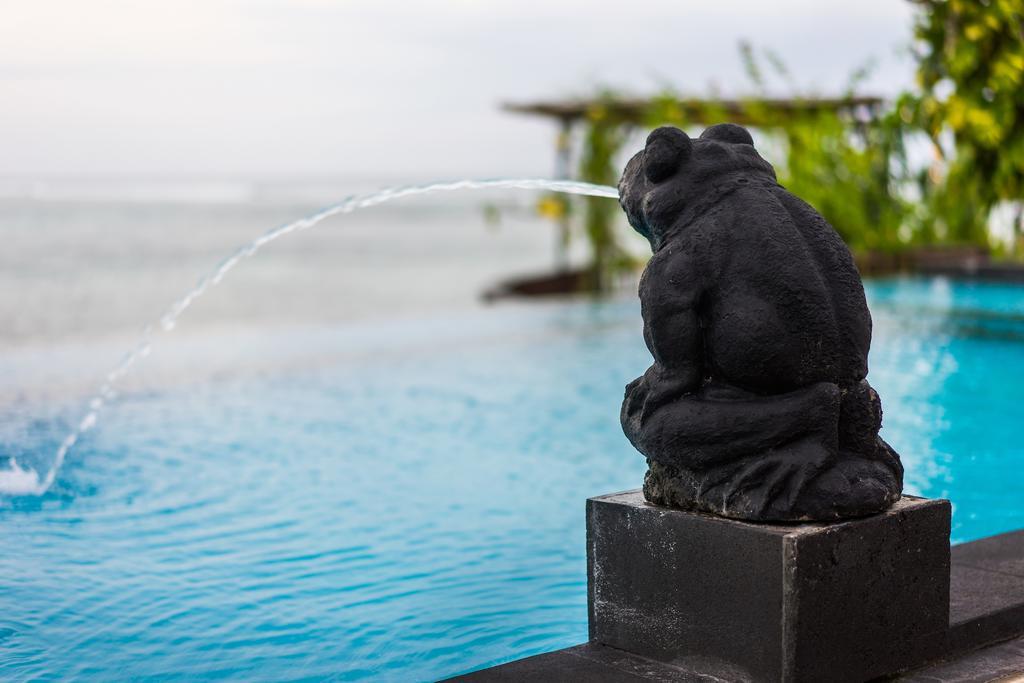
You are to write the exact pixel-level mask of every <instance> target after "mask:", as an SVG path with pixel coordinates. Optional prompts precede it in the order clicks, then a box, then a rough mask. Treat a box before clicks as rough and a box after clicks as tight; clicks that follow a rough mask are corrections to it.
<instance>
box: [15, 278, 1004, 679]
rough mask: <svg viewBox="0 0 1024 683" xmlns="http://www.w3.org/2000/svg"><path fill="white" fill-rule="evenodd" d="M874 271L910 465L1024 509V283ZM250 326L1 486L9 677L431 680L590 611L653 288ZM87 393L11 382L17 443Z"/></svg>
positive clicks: (53, 425)
mask: <svg viewBox="0 0 1024 683" xmlns="http://www.w3.org/2000/svg"><path fill="white" fill-rule="evenodd" d="M868 291H869V303H870V305H871V309H872V313H873V317H874V321H875V334H874V344H873V347H872V353H871V359H870V361H871V374H870V378H871V381H872V384H873V385H874V386H875V387H876V388H877V389H878V391H879V393H880V394H881V396H882V399H883V405H884V407H885V410H886V415H885V421H884V427H883V434H884V436H885V437H886V438H887V439H888V440H889V441H890V442H891V443H892V444H893V445H894V446H895V447H896V448H897V450H898V451H899V452H900V453H901V454H902V456H903V459H904V463H905V465H906V468H907V477H906V483H907V490H908V492H910V493H916V494H920V495H925V496H942V497H948V498H950V499H952V501H953V504H954V516H953V540H954V541H964V540H969V539H974V538H978V537H981V536H986V535H989V534H993V533H998V532H1000V531H1006V530H1009V529H1014V528H1019V527H1024V495H1022V493H1021V490H1022V484H1024V446H1022V445H1021V441H1020V438H1019V426H1020V417H1019V416H1020V407H1019V406H1020V400H1019V393H1020V389H1019V387H1020V381H1021V378H1022V376H1024V289H1022V288H1017V287H1011V286H996V285H981V284H964V283H954V282H949V281H945V280H923V279H899V280H886V281H875V282H872V283H869V285H868ZM247 339H248V341H244V342H237V341H236V343H235V344H233V345H232V346H231V347H230V354H229V356H230V358H229V359H228V360H222V362H223V363H224V364H225V367H224V369H223V371H224V374H223V375H220V374H217V373H212V374H205V375H201V373H197V374H196V375H195V376H189V375H188V373H183V374H180V376H176V378H175V381H167V382H162V383H161V384H160V386H159V388H151V389H149V390H142V389H138V390H135V391H132V392H130V393H128V394H127V395H125V396H124V397H122V399H121V401H120V403H119V404H118V405H117V406H116V407H114V408H113V409H111V410H110V411H109V412H108V413H107V414H106V415H105V417H104V420H103V421H102V422H101V424H100V426H99V427H98V428H97V429H96V430H94V431H92V432H89V434H88V435H87V438H86V439H85V440H84V441H83V442H82V443H81V445H80V446H79V447H78V448H77V449H76V451H75V452H74V453H73V454H72V455H71V456H70V457H69V460H68V462H67V465H66V467H65V468H64V469H63V470H62V472H61V474H60V476H59V477H58V480H57V483H56V485H55V486H54V488H53V489H52V490H51V491H50V492H49V493H48V494H47V495H46V496H44V497H42V498H7V499H0V544H2V547H3V548H4V553H3V554H2V556H0V679H2V680H5V681H7V680H12V681H17V680H28V679H32V680H38V679H66V678H70V677H83V678H85V677H93V678H98V679H104V680H109V679H125V678H133V679H160V680H181V679H193V680H194V679H197V678H199V679H202V678H235V679H244V680H322V679H331V680H358V679H367V678H372V679H375V680H403V681H406V680H430V679H436V678H440V677H444V676H449V675H454V674H457V673H460V672H465V671H468V670H472V669H475V668H480V667H483V666H486V665H490V664H495V663H498V662H502V661H506V660H509V659H514V658H518V657H522V656H526V655H529V654H534V653H538V652H543V651H547V650H551V649H555V648H560V647H565V646H568V645H572V644H574V643H577V642H580V641H583V640H585V639H586V634H587V628H586V585H585V557H584V546H583V535H584V525H583V512H584V506H583V501H584V499H585V498H586V497H588V496H592V495H597V494H601V493H607V492H610V491H615V490H622V489H627V488H635V487H636V486H638V485H639V483H640V482H641V480H642V476H643V472H644V469H645V465H644V462H643V459H642V458H641V457H640V456H639V455H638V454H637V453H636V452H635V451H633V449H632V448H631V447H630V446H629V444H628V443H627V442H626V440H625V438H624V437H623V436H622V433H621V430H620V429H619V425H618V422H617V416H618V409H619V401H620V400H621V396H622V388H623V386H624V384H625V383H626V382H627V381H628V380H630V379H632V378H633V377H635V376H636V375H638V374H639V373H640V372H642V370H643V369H644V368H645V367H646V366H647V365H648V363H649V357H648V354H647V351H646V349H645V348H644V346H643V342H642V340H641V338H640V320H639V311H638V305H637V303H636V302H635V301H634V300H633V299H631V298H630V299H622V300H612V301H606V302H588V301H575V302H560V303H545V304H537V305H530V306H502V307H498V308H494V309H490V310H485V311H481V312H473V313H466V314H463V315H449V316H446V317H440V316H435V317H432V318H430V319H428V320H406V321H395V322H386V323H383V322H382V323H375V324H366V325H362V326H345V327H335V328H313V327H308V328H295V329H291V330H288V331H278V332H274V333H269V332H268V333H266V334H263V335H259V336H258V337H255V338H247ZM211 344H212V342H211ZM221 346H223V344H221ZM278 352H280V356H281V357H287V359H288V360H287V362H283V361H282V362H257V361H256V359H260V360H261V361H266V359H267V358H268V357H274V358H276V357H277V355H278ZM220 353H224V351H223V350H221V352H220ZM241 366H244V367H241ZM200 375H201V376H200ZM80 410H81V406H80V405H78V404H75V403H69V404H68V405H59V404H48V405H47V406H46V408H45V410H44V409H43V408H42V407H40V406H36V405H25V406H22V407H20V408H17V409H13V408H12V409H11V410H10V413H11V414H10V415H8V416H5V425H4V428H3V430H2V433H0V439H2V442H0V453H4V454H7V455H15V456H17V457H18V459H19V461H22V462H31V461H32V460H33V459H35V460H37V461H38V460H40V459H43V458H45V457H49V456H50V455H52V453H53V451H54V449H55V447H56V444H57V443H58V442H59V441H60V439H61V438H63V436H64V435H65V433H66V430H67V428H68V427H69V426H70V425H71V424H72V421H73V420H74V419H75V418H77V417H78V415H79V413H80Z"/></svg>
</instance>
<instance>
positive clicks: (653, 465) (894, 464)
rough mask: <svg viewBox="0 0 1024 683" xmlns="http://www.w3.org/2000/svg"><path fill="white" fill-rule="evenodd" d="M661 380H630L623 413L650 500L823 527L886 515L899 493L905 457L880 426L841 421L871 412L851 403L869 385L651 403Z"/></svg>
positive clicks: (705, 394) (708, 394) (700, 394)
mask: <svg viewBox="0 0 1024 683" xmlns="http://www.w3.org/2000/svg"><path fill="white" fill-rule="evenodd" d="M656 381H657V380H656V379H655V378H654V377H653V376H652V375H651V374H646V375H644V377H641V378H639V379H637V380H635V381H634V382H632V383H631V384H630V385H629V386H628V387H627V389H626V399H625V401H624V402H623V406H622V425H623V429H624V431H625V432H626V436H627V437H628V438H629V440H630V441H631V442H632V443H633V445H634V446H635V447H636V448H637V450H639V451H640V452H641V453H643V454H644V455H645V456H646V457H647V462H648V465H649V470H648V473H647V476H646V478H645V481H644V494H645V496H646V497H647V499H648V500H650V501H651V502H653V503H658V504H663V505H669V506H672V507H679V508H684V509H696V510H702V511H705V512H712V513H715V514H719V515H723V516H726V517H733V518H737V519H750V520H764V521H769V520H774V521H795V520H803V519H816V520H827V519H839V518H842V517H846V516H849V514H850V511H852V510H856V511H858V512H859V514H867V513H869V512H872V511H880V510H882V509H885V508H886V507H888V506H889V505H890V504H891V503H892V500H893V498H894V497H896V496H898V495H899V491H900V490H901V489H902V474H903V473H902V469H901V468H900V466H899V460H898V458H896V457H894V455H893V452H892V449H891V448H889V446H888V444H886V443H885V442H884V441H882V440H881V439H880V438H879V437H878V435H877V427H875V428H874V429H873V430H871V429H869V430H867V435H865V433H864V431H863V428H864V422H863V421H862V420H861V419H860V415H859V414H857V415H856V418H857V419H854V420H853V421H852V422H851V423H850V424H849V425H844V424H843V420H842V418H843V417H844V416H845V414H846V413H851V414H853V413H862V412H864V411H866V410H870V408H871V407H870V406H869V405H868V406H866V405H864V404H860V405H852V402H854V401H860V400H861V399H862V398H863V397H865V396H870V395H871V394H873V393H874V392H873V390H871V389H870V387H868V386H867V383H866V382H863V383H860V384H857V385H855V386H854V387H852V388H851V389H849V390H848V391H847V392H846V393H845V394H844V392H843V390H842V389H840V387H839V386H838V385H836V384H832V383H830V382H819V383H816V384H812V385H810V386H807V387H803V388H801V389H798V390H796V391H792V392H789V393H785V394H778V395H773V396H753V395H750V396H747V397H741V398H725V397H723V396H722V395H721V393H722V392H721V391H708V390H703V389H702V390H698V391H696V392H692V393H688V394H682V395H676V396H675V397H674V398H672V399H668V398H667V397H665V396H664V395H663V396H662V398H661V400H659V401H656V402H652V401H650V396H651V395H652V393H656V392H657V389H654V391H652V388H653V387H652V386H651V385H652V384H654V383H656ZM865 388H866V389H865ZM848 403H850V404H851V405H848ZM844 429H849V430H850V432H848V433H845V434H844ZM854 436H855V438H853V437H854Z"/></svg>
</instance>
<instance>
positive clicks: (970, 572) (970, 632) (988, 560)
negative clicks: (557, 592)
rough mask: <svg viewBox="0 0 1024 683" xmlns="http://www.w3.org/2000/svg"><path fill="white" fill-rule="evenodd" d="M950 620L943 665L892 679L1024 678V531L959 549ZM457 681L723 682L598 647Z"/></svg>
mask: <svg viewBox="0 0 1024 683" xmlns="http://www.w3.org/2000/svg"><path fill="white" fill-rule="evenodd" d="M950 560H951V564H950V614H949V630H948V632H947V642H946V644H945V647H944V654H943V656H942V657H941V658H940V660H938V661H935V662H932V663H929V664H926V665H925V666H923V667H920V668H917V669H914V670H912V671H908V672H905V673H903V674H901V675H898V676H895V677H891V678H890V679H889V680H894V681H902V682H905V683H914V682H922V683H923V682H924V681H928V682H930V683H938V682H943V683H947V682H948V683H984V682H987V681H995V680H997V679H1003V678H1005V677H1007V676H1012V675H1015V674H1021V675H1024V530H1019V531H1012V532H1008V533H1004V534H999V535H997V536H990V537H987V538H983V539H980V540H977V541H971V542H969V543H963V544H960V545H956V546H953V547H952V549H951V558H950ZM448 680H451V681H464V682H472V683H487V682H490V681H559V680H587V681H595V682H602V681H666V682H668V681H678V682H683V683H689V682H691V681H719V680H721V679H719V678H716V677H714V676H711V675H708V674H705V673H701V672H700V671H695V670H690V669H684V668H681V667H678V666H673V665H672V664H669V663H665V662H660V661H656V660H652V659H648V658H645V657H641V656H639V655H635V654H632V653H629V652H625V651H622V650H616V649H615V648H611V647H608V646H605V645H601V644H599V643H594V642H590V643H583V644H580V645H576V646H574V647H569V648H565V649H562V650H556V651H554V652H548V653H545V654H540V655H535V656H532V657H526V658H523V659H519V660H515V661H512V662H509V663H507V664H501V665H498V666H494V667H490V668H486V669H481V670H478V671H475V672H472V673H469V674H465V675H462V676H457V677H455V678H452V679H448Z"/></svg>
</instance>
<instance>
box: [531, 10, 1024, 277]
mask: <svg viewBox="0 0 1024 683" xmlns="http://www.w3.org/2000/svg"><path fill="white" fill-rule="evenodd" d="M915 4H916V5H918V12H917V17H916V21H915V25H914V35H913V41H912V44H911V46H910V51H911V54H912V56H913V59H914V62H915V65H916V85H915V87H914V88H913V89H911V90H910V91H907V92H904V93H902V94H901V95H899V96H898V97H897V98H895V100H893V101H887V102H883V101H881V100H873V99H871V98H863V97H861V96H860V94H859V92H858V89H859V86H860V84H861V83H862V81H863V79H864V77H865V75H866V74H867V73H869V67H865V68H862V69H858V70H857V71H856V72H854V73H853V74H852V75H851V77H850V79H849V82H848V83H847V84H846V86H845V89H844V92H843V94H842V96H841V97H840V98H837V99H835V100H830V102H832V103H836V102H846V103H847V105H844V106H815V103H816V102H818V103H820V102H822V101H823V100H820V99H818V98H815V97H812V96H811V95H808V94H801V93H800V92H799V89H798V87H797V86H795V85H794V82H793V79H792V78H791V76H790V73H789V71H788V69H787V68H786V66H785V65H784V64H783V63H782V62H781V60H780V59H778V57H777V56H776V55H774V54H773V53H772V52H770V51H766V50H760V51H758V50H755V49H754V48H753V47H752V46H751V45H749V44H742V45H741V46H740V51H741V53H742V56H743V59H744V62H745V65H746V71H747V74H748V76H749V78H750V81H751V86H752V87H751V92H752V95H751V96H750V97H747V98H744V99H742V100H739V101H728V106H725V105H724V104H723V103H725V102H727V101H725V100H721V99H719V98H718V97H717V96H716V94H715V93H710V94H709V95H708V96H703V97H692V96H687V95H684V94H682V93H678V92H674V91H672V90H670V89H666V90H665V91H663V92H661V93H660V94H658V95H657V96H656V97H653V98H650V99H648V100H643V101H640V104H639V105H638V102H637V101H636V100H629V106H628V107H627V106H624V104H623V103H624V102H625V101H626V100H625V98H623V97H622V96H621V95H620V94H618V93H616V92H614V91H611V90H603V91H601V92H598V93H596V94H595V96H594V97H592V98H589V99H588V100H587V101H586V102H587V104H586V110H585V112H584V114H583V116H582V119H583V135H582V149H581V150H580V153H579V168H578V171H577V173H576V175H577V177H578V178H579V179H581V180H585V181H588V182H593V183H599V184H605V185H614V184H615V183H616V182H617V180H618V176H619V172H620V168H619V166H620V164H621V162H622V158H621V157H622V152H624V151H626V150H624V149H623V146H624V145H625V144H627V142H629V141H630V139H631V138H630V135H631V133H635V132H636V131H637V130H638V129H649V128H653V127H655V126H658V125H664V124H672V125H677V126H680V127H682V128H688V129H690V130H689V132H690V133H691V134H697V133H699V130H700V128H703V127H704V126H708V125H712V124H714V123H719V122H721V121H735V122H738V123H743V124H744V125H747V126H748V127H750V128H753V129H754V130H755V136H756V137H757V138H758V141H759V142H758V144H759V147H761V148H762V151H765V150H767V151H768V153H767V156H769V157H770V159H771V160H772V161H773V162H774V163H775V164H776V170H777V172H778V176H779V182H780V183H781V184H783V185H784V186H786V187H787V188H788V189H790V190H791V191H792V192H794V193H795V194H796V195H798V196H800V197H802V198H803V199H805V200H806V201H808V202H809V203H810V204H812V205H813V206H814V207H815V208H817V209H818V210H819V211H820V212H821V213H822V214H823V215H824V216H825V217H826V218H827V219H828V220H829V222H830V223H831V224H832V225H833V226H834V227H835V228H836V230H837V231H838V232H839V233H840V234H841V235H842V237H843V238H844V239H845V240H846V242H847V243H848V244H849V245H850V247H851V249H852V250H853V251H854V253H855V254H856V255H857V257H858V261H859V262H860V263H861V266H862V269H865V268H866V269H867V270H869V271H870V270H872V268H873V267H874V266H875V265H878V264H879V263H881V264H883V266H882V268H883V269H885V268H889V269H891V268H894V267H898V266H899V265H900V264H901V263H904V262H905V261H903V260H902V255H905V254H908V253H910V252H912V251H914V250H915V249H917V250H922V249H925V250H927V249H933V248H945V249H947V250H952V249H955V248H960V249H961V250H963V249H965V248H971V249H973V251H974V252H976V253H979V254H985V255H987V254H992V255H993V256H995V257H997V258H1002V259H1013V260H1018V261H1019V260H1021V259H1022V257H1024V240H1022V230H1024V215H1022V213H1024V203H1022V201H1021V200H1022V197H1024V185H1022V181H1024V0H917V1H916V2H915ZM771 79H781V80H782V82H783V83H784V84H785V85H786V89H787V90H788V91H789V92H790V93H792V94H791V95H790V97H789V98H787V99H786V100H785V101H782V100H779V99H772V98H770V97H769V96H768V95H767V92H768V89H769V85H768V81H769V80H771ZM780 103H781V104H780ZM638 106H639V107H640V109H639V110H638V109H637V107H638ZM908 150H910V151H911V152H912V151H914V150H917V153H916V155H915V154H913V153H910V152H908ZM772 152H774V153H772ZM541 208H542V210H543V211H544V212H546V213H547V214H549V215H551V216H552V217H553V218H556V219H558V220H560V221H562V222H563V224H564V223H565V221H566V220H567V219H566V216H567V215H569V214H570V213H571V212H572V211H573V206H571V205H569V204H568V203H567V200H564V199H560V198H558V197H549V198H546V199H545V200H544V202H543V203H542V205H541ZM579 208H582V215H581V216H578V220H577V221H575V222H576V223H577V225H578V226H581V227H582V233H583V234H584V235H585V237H586V239H587V240H588V242H589V246H590V253H591V264H590V267H589V271H590V272H591V274H592V276H593V282H594V284H595V285H596V286H597V288H599V289H600V288H602V287H604V286H606V285H607V283H609V282H611V281H612V280H613V278H614V276H615V274H616V273H617V272H621V271H623V270H627V269H631V268H633V267H634V266H635V265H636V259H635V257H631V256H630V254H629V252H628V250H627V249H625V248H624V247H623V245H622V244H620V240H619V239H617V238H616V230H615V229H614V226H615V222H616V221H617V220H619V211H618V208H617V207H616V206H615V205H614V203H612V202H608V201H606V200H601V199H593V198H591V199H586V200H582V206H581V207H577V209H579ZM997 213H998V214H999V215H1000V216H1003V217H1004V221H1003V222H1004V227H1005V228H1008V229H1005V230H1003V231H1002V232H1001V233H999V234H996V233H995V232H994V231H993V229H992V226H993V217H994V215H995V214H997ZM1005 217H1008V218H1005ZM1006 223H1009V224H1011V225H1009V226H1007V225H1005V224H1006Z"/></svg>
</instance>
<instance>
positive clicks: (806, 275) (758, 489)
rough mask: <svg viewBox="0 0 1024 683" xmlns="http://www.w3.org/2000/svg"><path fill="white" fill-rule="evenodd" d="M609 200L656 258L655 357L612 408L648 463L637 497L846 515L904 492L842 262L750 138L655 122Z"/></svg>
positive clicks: (734, 131) (706, 506) (814, 516)
mask: <svg viewBox="0 0 1024 683" xmlns="http://www.w3.org/2000/svg"><path fill="white" fill-rule="evenodd" d="M619 197H620V199H619V201H620V205H621V206H622V208H623V210H624V211H625V213H626V216H627V218H628V220H629V222H630V225H632V226H633V228H634V229H636V230H637V232H639V233H640V234H641V235H643V236H644V237H646V238H647V239H648V241H649V242H650V244H651V248H652V251H653V252H654V255H653V256H652V258H651V260H650V262H649V263H648V265H647V267H646V269H645V271H644V274H643V277H642V278H641V281H640V287H639V294H640V300H641V304H642V315H643V319H644V340H645V341H646V342H647V346H648V348H649V349H650V351H651V355H652V356H653V358H654V363H653V364H652V365H651V367H650V368H649V369H648V370H647V372H645V373H644V375H643V376H641V377H639V378H637V379H636V380H634V381H633V382H631V383H630V384H629V385H628V386H627V387H626V395H625V399H624V401H623V405H622V412H621V419H622V426H623V430H624V431H625V433H626V436H627V437H628V438H629V440H630V442H631V443H632V444H633V445H634V446H635V447H636V448H637V450H639V451H640V452H641V454H643V455H644V456H645V457H646V458H647V462H648V467H649V469H648V472H647V476H646V478H645V482H644V494H645V496H646V497H647V499H648V500H649V501H650V502H652V503H656V504H662V505H668V506H672V507H679V508H684V509H695V510H702V511H705V512H710V513H714V514H718V515H721V516H725V517H732V518H737V519H745V520H753V521H797V520H836V519H844V518H848V517H857V516H863V515H868V514H873V513H876V512H880V511H882V510H885V509H886V508H888V507H889V506H891V505H892V504H893V503H894V502H895V501H896V500H898V499H899V497H900V494H901V492H902V488H903V469H902V465H901V464H900V460H899V456H898V455H897V454H896V453H895V451H893V449H892V448H891V447H890V446H889V445H888V444H887V443H885V441H883V440H882V439H881V438H880V437H879V436H878V431H879V428H880V427H881V420H882V409H881V401H880V399H879V397H878V394H877V393H876V392H875V390H874V389H873V388H872V387H871V386H870V385H869V384H868V382H867V380H866V379H865V377H866V376H867V355H868V349H869V348H870V344H871V316H870V313H869V312H868V308H867V303H866V301H865V298H864V288H863V285H862V284H861V280H860V275H859V273H858V272H857V269H856V266H855V265H854V262H853V257H852V256H851V254H850V252H849V249H847V247H846V245H845V244H844V243H843V242H842V240H841V239H840V237H839V235H838V234H836V232H835V230H834V229H833V228H832V227H831V226H830V225H829V224H828V223H827V222H826V221H825V219H824V218H822V217H821V216H820V215H819V214H818V213H817V212H816V211H815V210H814V209H813V208H812V207H810V206H809V205H807V204H806V203H804V202H803V201H801V200H800V199H799V198H797V197H795V196H794V195H792V194H791V193H789V192H788V191H787V190H786V189H785V188H783V187H781V186H780V185H778V183H777V182H776V178H775V172H774V170H773V169H772V167H771V165H770V164H769V163H768V162H767V161H765V160H764V159H763V158H761V156H760V155H759V154H758V153H757V151H756V150H755V148H754V145H753V139H752V138H751V136H750V134H749V132H747V131H746V130H745V129H743V128H742V127H740V126H736V125H733V124H720V125H717V126H712V127H711V128H708V129H707V130H705V131H704V133H703V134H702V135H701V136H700V137H699V138H697V139H691V138H690V137H689V136H687V134H686V133H685V132H683V131H681V130H679V129H676V128H668V127H665V128H658V129H656V130H655V131H653V132H652V133H651V134H650V136H649V137H648V139H647V144H646V146H645V148H644V149H643V150H642V151H640V152H638V153H637V154H636V155H635V156H634V157H633V158H632V159H630V161H629V163H628V164H627V165H626V168H625V171H624V173H623V175H622V179H621V180H620V182H619Z"/></svg>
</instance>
